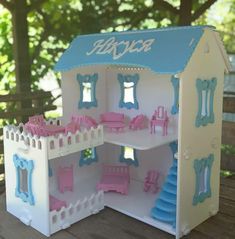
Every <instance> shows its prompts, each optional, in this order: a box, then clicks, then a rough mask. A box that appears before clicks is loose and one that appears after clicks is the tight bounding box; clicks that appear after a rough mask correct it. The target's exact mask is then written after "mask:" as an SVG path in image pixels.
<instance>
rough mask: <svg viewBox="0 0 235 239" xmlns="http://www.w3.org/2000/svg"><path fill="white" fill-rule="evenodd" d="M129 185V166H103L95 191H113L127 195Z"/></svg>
mask: <svg viewBox="0 0 235 239" xmlns="http://www.w3.org/2000/svg"><path fill="white" fill-rule="evenodd" d="M129 183H130V173H129V166H116V165H107V164H104V165H103V171H102V177H101V180H100V182H99V183H98V184H97V190H103V191H104V192H108V191H115V192H119V193H121V194H128V188H129Z"/></svg>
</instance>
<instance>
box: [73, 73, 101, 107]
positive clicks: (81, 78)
mask: <svg viewBox="0 0 235 239" xmlns="http://www.w3.org/2000/svg"><path fill="white" fill-rule="evenodd" d="M97 80H98V74H97V73H95V74H93V75H88V74H87V75H81V74H78V75H77V81H78V83H79V86H80V100H79V103H78V108H79V109H81V108H86V109H89V108H91V107H97V99H96V82H97Z"/></svg>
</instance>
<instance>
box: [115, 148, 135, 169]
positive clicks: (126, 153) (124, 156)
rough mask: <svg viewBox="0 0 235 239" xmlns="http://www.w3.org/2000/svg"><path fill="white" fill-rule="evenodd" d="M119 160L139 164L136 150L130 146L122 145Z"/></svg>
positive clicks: (128, 163)
mask: <svg viewBox="0 0 235 239" xmlns="http://www.w3.org/2000/svg"><path fill="white" fill-rule="evenodd" d="M119 161H120V162H121V163H126V164H127V165H134V166H136V167H138V166H139V162H138V159H137V156H136V150H135V149H133V148H131V147H127V146H122V148H121V154H120V157H119Z"/></svg>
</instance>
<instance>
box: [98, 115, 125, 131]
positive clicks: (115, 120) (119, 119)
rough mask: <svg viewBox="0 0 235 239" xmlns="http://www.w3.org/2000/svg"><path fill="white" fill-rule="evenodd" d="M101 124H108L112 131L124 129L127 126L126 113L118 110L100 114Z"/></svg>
mask: <svg viewBox="0 0 235 239" xmlns="http://www.w3.org/2000/svg"><path fill="white" fill-rule="evenodd" d="M100 119H101V122H100V123H101V124H103V125H104V126H106V127H107V128H108V129H110V130H111V131H112V130H113V129H114V130H115V132H119V131H120V130H123V129H124V127H125V123H124V114H121V113H116V112H106V113H103V114H101V115H100Z"/></svg>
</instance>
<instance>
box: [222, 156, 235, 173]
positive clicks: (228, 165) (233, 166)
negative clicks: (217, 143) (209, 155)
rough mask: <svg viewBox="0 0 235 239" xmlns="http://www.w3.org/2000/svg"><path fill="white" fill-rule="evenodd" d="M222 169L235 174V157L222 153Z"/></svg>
mask: <svg viewBox="0 0 235 239" xmlns="http://www.w3.org/2000/svg"><path fill="white" fill-rule="evenodd" d="M221 169H222V170H228V171H232V172H235V155H226V154H225V153H223V152H222V153H221Z"/></svg>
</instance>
